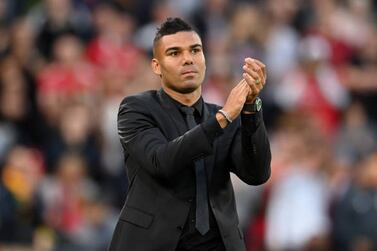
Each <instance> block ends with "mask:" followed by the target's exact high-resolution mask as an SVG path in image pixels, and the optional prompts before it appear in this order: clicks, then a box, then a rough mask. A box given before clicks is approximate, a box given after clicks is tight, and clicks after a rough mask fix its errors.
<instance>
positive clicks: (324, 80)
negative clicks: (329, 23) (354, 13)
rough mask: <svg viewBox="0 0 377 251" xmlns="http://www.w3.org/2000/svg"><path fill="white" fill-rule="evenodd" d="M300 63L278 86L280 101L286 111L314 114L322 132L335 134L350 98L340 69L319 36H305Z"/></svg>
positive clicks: (276, 94)
mask: <svg viewBox="0 0 377 251" xmlns="http://www.w3.org/2000/svg"><path fill="white" fill-rule="evenodd" d="M298 53H299V57H300V64H299V65H298V66H297V68H296V69H292V70H291V71H288V72H287V74H286V76H285V78H284V79H283V82H282V83H281V84H279V86H277V88H276V92H275V98H276V102H277V104H278V105H279V106H280V107H282V109H283V110H285V111H295V110H296V111H300V112H302V113H304V114H307V115H309V116H311V117H313V118H314V119H315V121H316V123H318V125H319V126H320V127H319V128H320V129H321V130H322V132H324V133H326V134H327V135H328V136H331V135H333V133H334V131H335V130H336V129H337V127H338V124H339V115H340V112H341V111H342V109H344V107H345V106H346V105H347V104H348V102H349V97H348V93H347V91H346V89H345V88H344V87H343V85H342V84H341V82H340V80H339V77H338V75H337V73H336V71H335V70H334V69H333V68H332V67H331V65H330V64H329V63H328V59H329V56H330V54H329V53H330V50H329V47H328V44H327V42H326V41H325V40H324V39H322V38H321V37H318V36H309V37H307V38H305V39H303V40H302V41H301V43H300V46H299V48H298Z"/></svg>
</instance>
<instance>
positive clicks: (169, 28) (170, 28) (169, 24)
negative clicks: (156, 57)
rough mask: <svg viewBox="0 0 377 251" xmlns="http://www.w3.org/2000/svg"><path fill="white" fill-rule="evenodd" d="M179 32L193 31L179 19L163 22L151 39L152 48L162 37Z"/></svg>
mask: <svg viewBox="0 0 377 251" xmlns="http://www.w3.org/2000/svg"><path fill="white" fill-rule="evenodd" d="M180 31H195V30H194V29H193V28H192V26H191V25H190V24H188V23H187V22H185V21H184V20H182V19H181V18H179V17H175V18H172V17H169V18H168V19H166V21H165V22H163V23H162V24H161V26H160V27H159V28H157V32H156V36H155V37H154V39H153V47H154V46H155V45H156V43H157V41H158V40H160V39H161V38H162V37H163V36H166V35H171V34H175V33H177V32H180Z"/></svg>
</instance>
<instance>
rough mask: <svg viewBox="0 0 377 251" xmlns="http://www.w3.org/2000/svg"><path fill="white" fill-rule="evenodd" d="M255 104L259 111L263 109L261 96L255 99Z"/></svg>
mask: <svg viewBox="0 0 377 251" xmlns="http://www.w3.org/2000/svg"><path fill="white" fill-rule="evenodd" d="M255 106H256V108H257V109H256V110H257V111H258V112H259V111H260V110H261V109H262V100H261V99H260V98H258V99H257V100H255Z"/></svg>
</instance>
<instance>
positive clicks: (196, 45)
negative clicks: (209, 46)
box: [190, 44, 203, 48]
mask: <svg viewBox="0 0 377 251" xmlns="http://www.w3.org/2000/svg"><path fill="white" fill-rule="evenodd" d="M196 47H200V48H202V47H203V46H202V45H201V44H193V45H191V46H190V48H196Z"/></svg>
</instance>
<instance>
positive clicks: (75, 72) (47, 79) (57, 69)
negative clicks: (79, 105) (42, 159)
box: [37, 35, 101, 128]
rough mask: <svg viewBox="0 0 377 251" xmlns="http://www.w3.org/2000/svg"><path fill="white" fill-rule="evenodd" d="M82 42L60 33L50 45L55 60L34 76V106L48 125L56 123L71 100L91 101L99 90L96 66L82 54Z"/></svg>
mask: <svg viewBox="0 0 377 251" xmlns="http://www.w3.org/2000/svg"><path fill="white" fill-rule="evenodd" d="M83 49H84V48H83V44H82V43H81V42H80V40H79V39H77V37H75V36H71V35H64V36H62V37H60V38H59V39H58V40H57V41H56V42H55V44H54V54H55V60H54V61H53V62H52V63H50V64H48V65H47V66H46V67H45V68H44V69H43V70H42V71H41V72H40V73H39V74H38V76H37V81H38V105H39V108H40V110H41V112H42V114H43V116H44V117H45V119H46V121H47V123H48V125H49V127H51V128H54V127H56V126H58V124H57V122H58V121H59V116H60V113H61V111H62V109H63V108H64V106H66V105H68V104H69V103H71V102H73V101H76V100H78V101H83V102H87V103H91V104H94V102H95V100H96V95H97V94H98V92H99V90H100V88H101V87H100V81H99V79H98V73H97V70H96V68H95V67H94V66H93V65H92V64H90V63H89V62H88V61H87V60H86V59H85V57H84V54H83Z"/></svg>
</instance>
